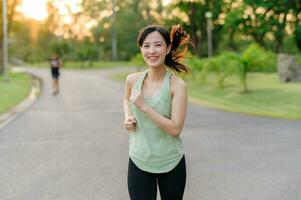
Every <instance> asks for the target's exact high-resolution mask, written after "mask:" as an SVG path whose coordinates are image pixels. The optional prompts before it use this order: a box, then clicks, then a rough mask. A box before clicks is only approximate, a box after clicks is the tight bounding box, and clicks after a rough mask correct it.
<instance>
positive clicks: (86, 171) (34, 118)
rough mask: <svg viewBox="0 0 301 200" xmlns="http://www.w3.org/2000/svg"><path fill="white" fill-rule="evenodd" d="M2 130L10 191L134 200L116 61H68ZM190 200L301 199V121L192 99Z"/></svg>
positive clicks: (4, 179) (45, 75)
mask: <svg viewBox="0 0 301 200" xmlns="http://www.w3.org/2000/svg"><path fill="white" fill-rule="evenodd" d="M30 71H31V72H33V73H34V74H36V75H38V76H39V77H41V78H42V79H43V90H42V93H41V96H40V98H39V99H38V101H37V102H36V103H35V104H34V105H33V106H32V107H31V108H30V109H28V110H27V111H26V112H24V113H22V114H21V115H19V116H18V117H17V118H16V119H15V120H14V121H12V122H10V123H9V124H8V125H7V126H5V127H4V128H3V129H1V130H0V199H1V200H94V199H95V200H126V199H129V197H128V193H127V185H126V172H127V162H128V152H127V151H128V136H127V133H126V131H125V130H123V128H122V122H123V111H122V97H123V85H122V84H120V83H117V82H113V81H111V80H110V79H109V78H108V74H110V73H112V72H113V71H114V70H113V71H112V70H89V71H75V70H74V71H73V70H63V72H62V76H61V93H60V94H59V95H57V96H52V91H51V79H50V74H49V71H48V70H45V69H39V70H38V69H31V70H30ZM182 138H183V142H184V148H185V150H186V162H187V173H188V177H187V186H186V191H185V197H184V199H185V200H300V199H301V121H289V120H281V119H271V118H264V117H254V116H247V115H241V114H236V113H227V112H223V111H219V110H214V109H209V108H206V107H203V106H200V105H195V104H189V107H188V114H187V119H186V125H185V128H184V130H183V132H182Z"/></svg>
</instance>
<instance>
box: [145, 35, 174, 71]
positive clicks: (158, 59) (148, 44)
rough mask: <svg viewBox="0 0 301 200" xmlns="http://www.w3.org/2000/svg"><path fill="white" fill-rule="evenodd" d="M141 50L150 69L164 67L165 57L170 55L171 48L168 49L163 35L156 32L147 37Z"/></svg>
mask: <svg viewBox="0 0 301 200" xmlns="http://www.w3.org/2000/svg"><path fill="white" fill-rule="evenodd" d="M140 50H141V53H142V56H143V59H144V60H145V62H146V64H147V65H148V66H149V67H161V66H164V60H165V56H166V55H167V54H168V53H169V51H170V46H169V47H167V46H166V42H165V40H164V38H163V37H162V35H161V34H160V33H159V32H157V31H154V32H152V33H150V34H148V35H147V36H146V38H145V40H144V42H143V43H142V46H141V47H140Z"/></svg>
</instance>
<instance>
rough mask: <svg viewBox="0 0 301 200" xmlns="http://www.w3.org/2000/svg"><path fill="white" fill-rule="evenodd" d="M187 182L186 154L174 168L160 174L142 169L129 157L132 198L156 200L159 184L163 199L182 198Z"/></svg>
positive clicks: (129, 183) (129, 187)
mask: <svg viewBox="0 0 301 200" xmlns="http://www.w3.org/2000/svg"><path fill="white" fill-rule="evenodd" d="M185 183H186V165H185V157H184V156H183V158H182V159H181V161H180V162H179V164H178V165H177V166H176V167H175V168H174V169H172V170H171V171H169V172H166V173H159V174H157V173H149V172H145V171H142V170H141V169H139V168H138V167H137V166H136V165H135V164H134V163H133V161H132V160H131V159H129V168H128V190H129V194H130V197H131V200H156V198H157V184H158V186H159V190H160V196H161V200H182V199H183V194H184V190H185Z"/></svg>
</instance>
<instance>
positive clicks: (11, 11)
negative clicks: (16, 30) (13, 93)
mask: <svg viewBox="0 0 301 200" xmlns="http://www.w3.org/2000/svg"><path fill="white" fill-rule="evenodd" d="M2 3H3V2H2V0H0V5H1V9H0V16H1V20H0V26H1V27H0V38H1V41H0V74H2V73H3V72H4V69H3V39H2V38H3V30H2V27H3V23H2V9H3V8H2V5H3V4H2ZM20 3H21V0H11V1H7V22H8V24H7V29H8V33H10V32H11V29H12V26H13V24H14V22H15V16H16V15H17V14H18V13H17V11H16V7H17V6H18V5H19V4H20ZM8 35H9V34H8Z"/></svg>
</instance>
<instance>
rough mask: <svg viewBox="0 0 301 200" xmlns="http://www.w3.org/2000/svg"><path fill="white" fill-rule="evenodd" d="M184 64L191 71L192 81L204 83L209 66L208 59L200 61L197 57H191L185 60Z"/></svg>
mask: <svg viewBox="0 0 301 200" xmlns="http://www.w3.org/2000/svg"><path fill="white" fill-rule="evenodd" d="M185 64H186V65H187V66H189V67H190V69H191V70H192V78H193V80H197V81H200V82H201V83H206V75H207V72H208V70H209V66H210V62H208V59H205V58H204V59H200V58H198V57H197V56H191V57H189V58H186V59H185Z"/></svg>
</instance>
